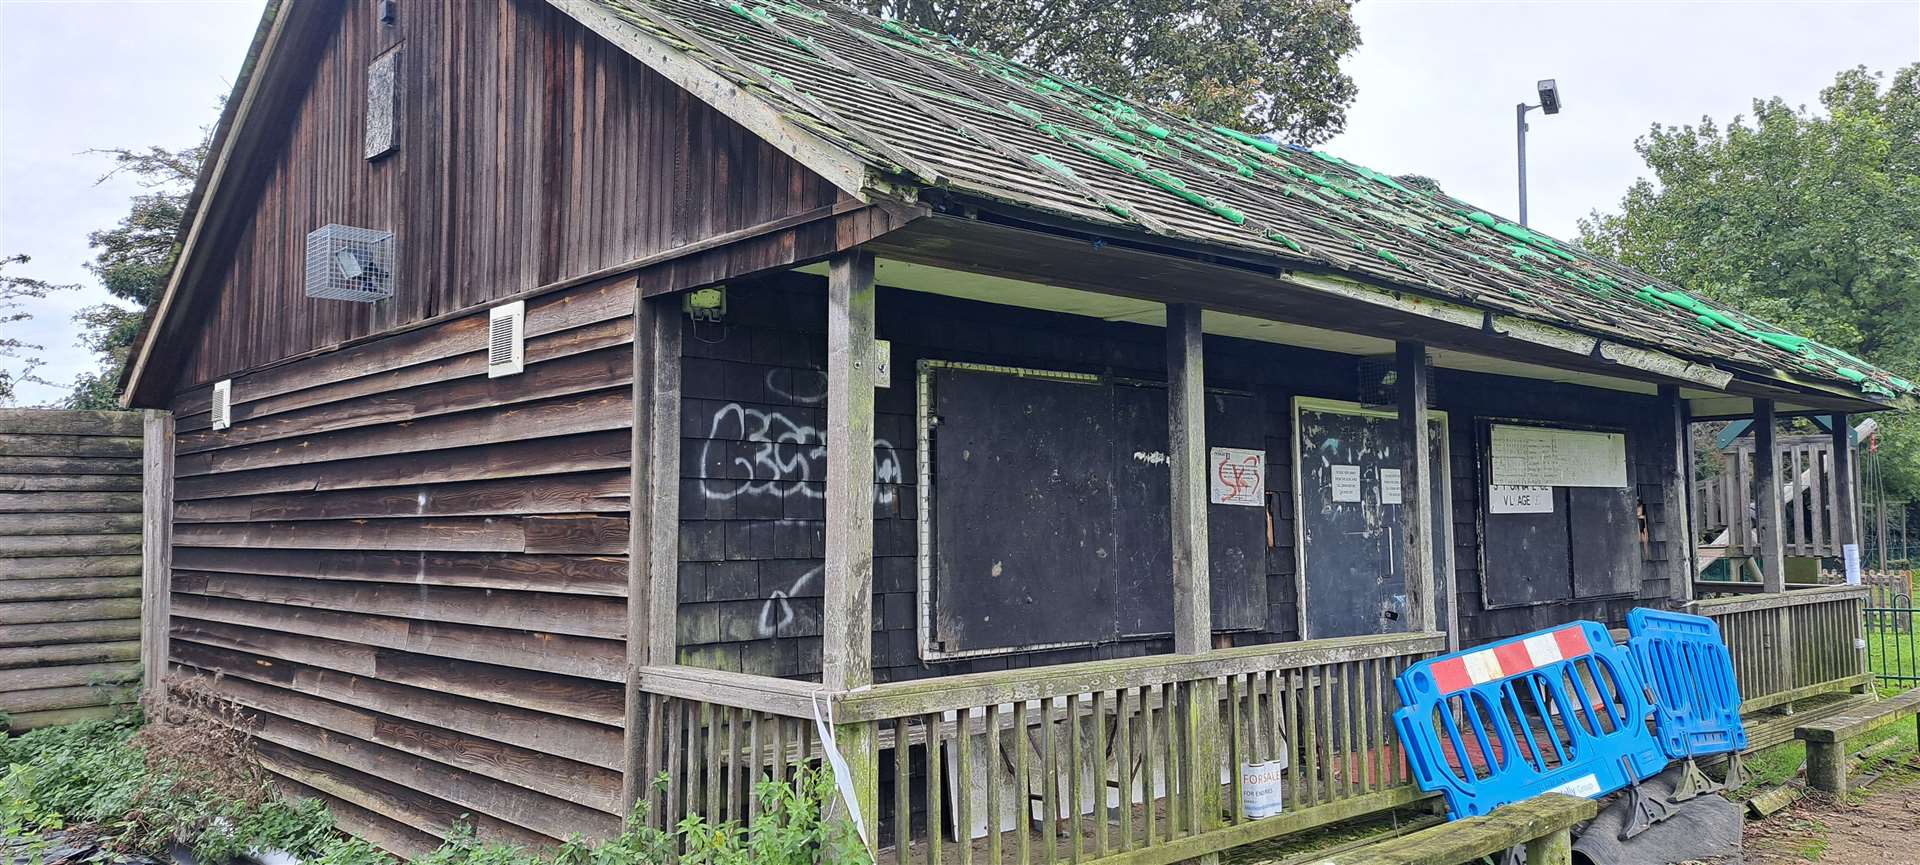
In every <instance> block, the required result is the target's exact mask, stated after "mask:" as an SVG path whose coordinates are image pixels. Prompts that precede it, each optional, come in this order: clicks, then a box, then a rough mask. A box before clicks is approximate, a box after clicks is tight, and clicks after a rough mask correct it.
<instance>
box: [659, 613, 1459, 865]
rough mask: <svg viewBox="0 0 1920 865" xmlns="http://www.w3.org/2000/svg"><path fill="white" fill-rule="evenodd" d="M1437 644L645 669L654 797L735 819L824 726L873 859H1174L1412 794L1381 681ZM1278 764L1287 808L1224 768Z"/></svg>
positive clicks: (664, 815)
mask: <svg viewBox="0 0 1920 865" xmlns="http://www.w3.org/2000/svg"><path fill="white" fill-rule="evenodd" d="M1444 650H1445V637H1444V636H1443V635H1441V634H1437V633H1431V634H1417V635H1405V634H1395V635H1382V636H1369V637H1353V638H1342V639H1334V640H1315V641H1309V642H1300V643H1286V644H1276V645H1268V646H1250V647H1244V648H1239V649H1228V650H1221V651H1214V652H1210V653H1208V654H1205V655H1195V656H1179V655H1159V656H1151V657H1146V658H1128V659H1117V660H1110V661H1093V662H1087V663H1080V664H1066V665H1060V666H1051V667H1040V668H1030V669H1022V670H1006V671H996V672H992V673H980V674H972V675H965V676H955V677H948V678H941V679H928V680H921V681H912V682H900V683H892V684H885V685H878V686H875V687H872V688H868V689H863V690H858V691H849V692H841V693H827V692H824V691H822V690H820V686H819V685H815V684H810V683H805V682H787V681H782V680H773V679H765V678H761V677H756V676H742V675H739V674H729V673H719V672H714V671H706V670H693V669H691V668H684V667H659V668H645V669H643V670H642V671H641V675H640V688H641V691H642V692H643V693H644V694H645V699H646V700H647V701H648V711H647V721H646V724H647V728H646V729H647V737H646V742H647V743H648V754H647V755H646V765H647V767H648V768H647V771H648V772H649V777H653V776H655V775H665V776H666V778H667V779H668V780H667V783H666V785H665V786H664V788H663V789H659V790H654V791H652V798H651V799H650V800H649V801H650V807H651V809H652V811H653V813H654V814H656V815H657V819H660V820H663V821H668V822H675V821H678V820H679V819H681V818H682V817H684V816H686V815H688V814H700V815H703V816H704V817H706V818H707V819H708V820H710V821H715V822H719V821H725V820H749V819H752V818H753V816H755V813H756V812H755V810H754V809H755V807H756V806H755V803H754V802H753V801H752V798H753V797H752V795H751V790H752V788H753V786H754V785H755V783H756V782H757V780H759V779H763V778H771V777H781V778H789V777H791V776H792V774H793V771H794V769H795V767H797V766H799V765H801V764H811V763H815V762H817V761H819V760H820V759H821V758H822V757H823V755H824V752H825V749H824V748H823V747H822V745H821V738H822V737H821V735H820V733H819V727H826V726H827V725H828V724H831V727H830V730H831V732H832V735H833V738H834V744H835V745H836V747H837V750H838V751H839V753H840V755H841V756H842V757H844V758H845V759H846V761H847V764H848V766H849V768H850V775H851V776H852V786H853V787H854V790H855V794H856V796H857V798H858V799H859V801H860V805H861V808H860V811H861V813H862V815H863V817H864V819H865V823H866V824H867V826H868V827H869V837H870V839H871V843H872V845H873V846H874V847H875V848H876V850H877V853H878V856H877V860H878V861H879V862H880V863H883V865H885V863H899V865H905V863H908V862H926V863H929V865H942V863H975V862H979V863H992V865H999V863H1006V862H1015V863H1020V865H1028V863H1035V862H1046V863H1051V862H1086V863H1098V862H1103V861H1112V862H1121V861H1124V862H1126V863H1128V865H1148V863H1156V862H1159V863H1170V862H1177V861H1182V860H1185V859H1191V858H1194V857H1196V856H1202V855H1205V854H1207V853H1212V852H1216V851H1220V850H1225V849H1229V848H1231V847H1234V846H1237V845H1240V844H1245V843H1248V842H1250V841H1255V840H1259V839H1262V838H1267V837H1273V836H1277V835H1282V834H1287V833H1290V832H1296V831H1300V830H1303V829H1307V828H1311V827H1313V826H1319V825H1324V824H1327V823H1331V822H1336V821H1338V820H1343V819H1348V818H1350V817H1353V816H1358V815H1362V814H1367V813H1372V812H1375V811H1381V810H1385V809H1388V808H1392V807H1395V806H1398V805H1403V804H1407V803H1410V802H1413V801H1415V800H1417V799H1419V798H1421V797H1422V794H1421V793H1420V792H1419V791H1418V790H1417V789H1416V788H1415V787H1414V785H1413V783H1412V776H1411V774H1410V773H1409V771H1408V769H1407V766H1406V762H1405V755H1404V752H1403V751H1402V750H1401V748H1400V746H1399V742H1398V737H1397V735H1396V734H1395V732H1394V729H1393V724H1392V721H1391V716H1392V713H1393V710H1394V709H1396V708H1398V707H1399V704H1400V700H1399V697H1398V695H1397V694H1396V693H1395V691H1394V689H1393V680H1394V678H1395V677H1396V676H1398V675H1399V674H1400V672H1401V671H1402V670H1404V669H1406V668H1407V667H1408V666H1409V665H1411V664H1413V663H1414V662H1416V661H1419V660H1422V659H1424V658H1427V657H1431V656H1432V655H1434V654H1437V653H1439V652H1442V651H1444ZM816 718H818V719H819V724H818V726H816ZM1279 760H1284V761H1285V762H1286V764H1287V768H1286V769H1285V770H1284V772H1283V784H1284V792H1283V798H1284V801H1285V809H1284V811H1283V812H1282V813H1281V814H1280V815H1278V816H1271V817H1265V818H1260V819H1255V818H1252V817H1250V816H1249V815H1248V814H1247V813H1246V811H1245V809H1244V807H1243V797H1242V795H1241V794H1242V792H1243V791H1242V789H1241V787H1240V784H1241V772H1240V768H1241V767H1242V766H1243V765H1246V764H1257V763H1269V762H1272V761H1279Z"/></svg>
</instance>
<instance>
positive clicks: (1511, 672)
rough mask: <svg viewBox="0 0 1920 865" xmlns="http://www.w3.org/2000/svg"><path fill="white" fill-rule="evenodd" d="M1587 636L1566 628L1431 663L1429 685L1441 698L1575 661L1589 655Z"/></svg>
mask: <svg viewBox="0 0 1920 865" xmlns="http://www.w3.org/2000/svg"><path fill="white" fill-rule="evenodd" d="M1592 651H1593V649H1592V648H1591V647H1590V646H1588V645H1587V634H1586V632H1585V631H1583V630H1581V629H1580V627H1579V626H1578V625H1569V626H1567V627H1564V628H1559V629H1557V630H1552V631H1548V632H1547V633H1544V634H1535V635H1533V636H1531V637H1528V638H1526V639H1524V640H1515V641H1513V642H1511V643H1502V644H1500V645H1498V646H1494V647H1493V648H1490V649H1481V650H1479V651H1474V652H1467V653H1465V654H1463V655H1460V656H1458V657H1454V658H1447V659H1446V660H1443V661H1438V662H1435V663H1434V665H1433V668H1432V669H1433V683H1434V685H1435V686H1436V687H1438V688H1439V689H1440V693H1442V694H1451V693H1453V692H1455V691H1464V690H1466V689H1468V688H1471V687H1473V686H1474V685H1484V684H1486V683H1488V682H1492V681H1495V680H1498V679H1504V678H1507V677H1508V676H1518V675H1520V674H1521V673H1526V672H1531V671H1532V670H1534V669H1536V668H1539V667H1544V666H1546V665H1548V664H1552V663H1556V662H1559V661H1565V660H1568V659H1570V658H1578V657H1581V656H1582V655H1586V654H1588V653H1590V652H1592Z"/></svg>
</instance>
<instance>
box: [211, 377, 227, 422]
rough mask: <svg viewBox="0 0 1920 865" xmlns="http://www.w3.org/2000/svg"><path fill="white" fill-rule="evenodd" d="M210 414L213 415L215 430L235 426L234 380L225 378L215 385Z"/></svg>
mask: <svg viewBox="0 0 1920 865" xmlns="http://www.w3.org/2000/svg"><path fill="white" fill-rule="evenodd" d="M208 413H209V414H212V415H213V428H214V429H227V428H228V427H231V426H233V379H230V378H223V379H221V380H219V381H216V382H214V383H213V400H212V406H211V407H210V408H209V409H208Z"/></svg>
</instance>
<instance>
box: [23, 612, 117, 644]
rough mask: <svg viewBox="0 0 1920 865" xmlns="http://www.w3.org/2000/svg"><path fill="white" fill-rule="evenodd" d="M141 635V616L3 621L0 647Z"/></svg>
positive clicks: (78, 641)
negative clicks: (62, 620) (89, 619)
mask: <svg viewBox="0 0 1920 865" xmlns="http://www.w3.org/2000/svg"><path fill="white" fill-rule="evenodd" d="M138 639H140V620H139V619H135V618H133V617H131V616H129V617H127V618H122V619H106V620H99V621H90V622H40V623H34V624H26V625H0V647H9V646H44V645H49V644H53V643H83V642H92V641H99V640H138Z"/></svg>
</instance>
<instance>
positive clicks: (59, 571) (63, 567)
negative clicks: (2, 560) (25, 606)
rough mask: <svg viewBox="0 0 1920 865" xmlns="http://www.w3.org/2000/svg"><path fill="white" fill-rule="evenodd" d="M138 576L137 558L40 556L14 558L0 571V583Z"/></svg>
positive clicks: (138, 562) (138, 563)
mask: <svg viewBox="0 0 1920 865" xmlns="http://www.w3.org/2000/svg"><path fill="white" fill-rule="evenodd" d="M139 575H140V557H139V556H44V557H40V558H33V559H16V560H14V561H11V562H8V563H7V566H6V567H4V568H0V582H4V581H7V580H40V579H66V578H69V577H120V576H136V577H137V576H139Z"/></svg>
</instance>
